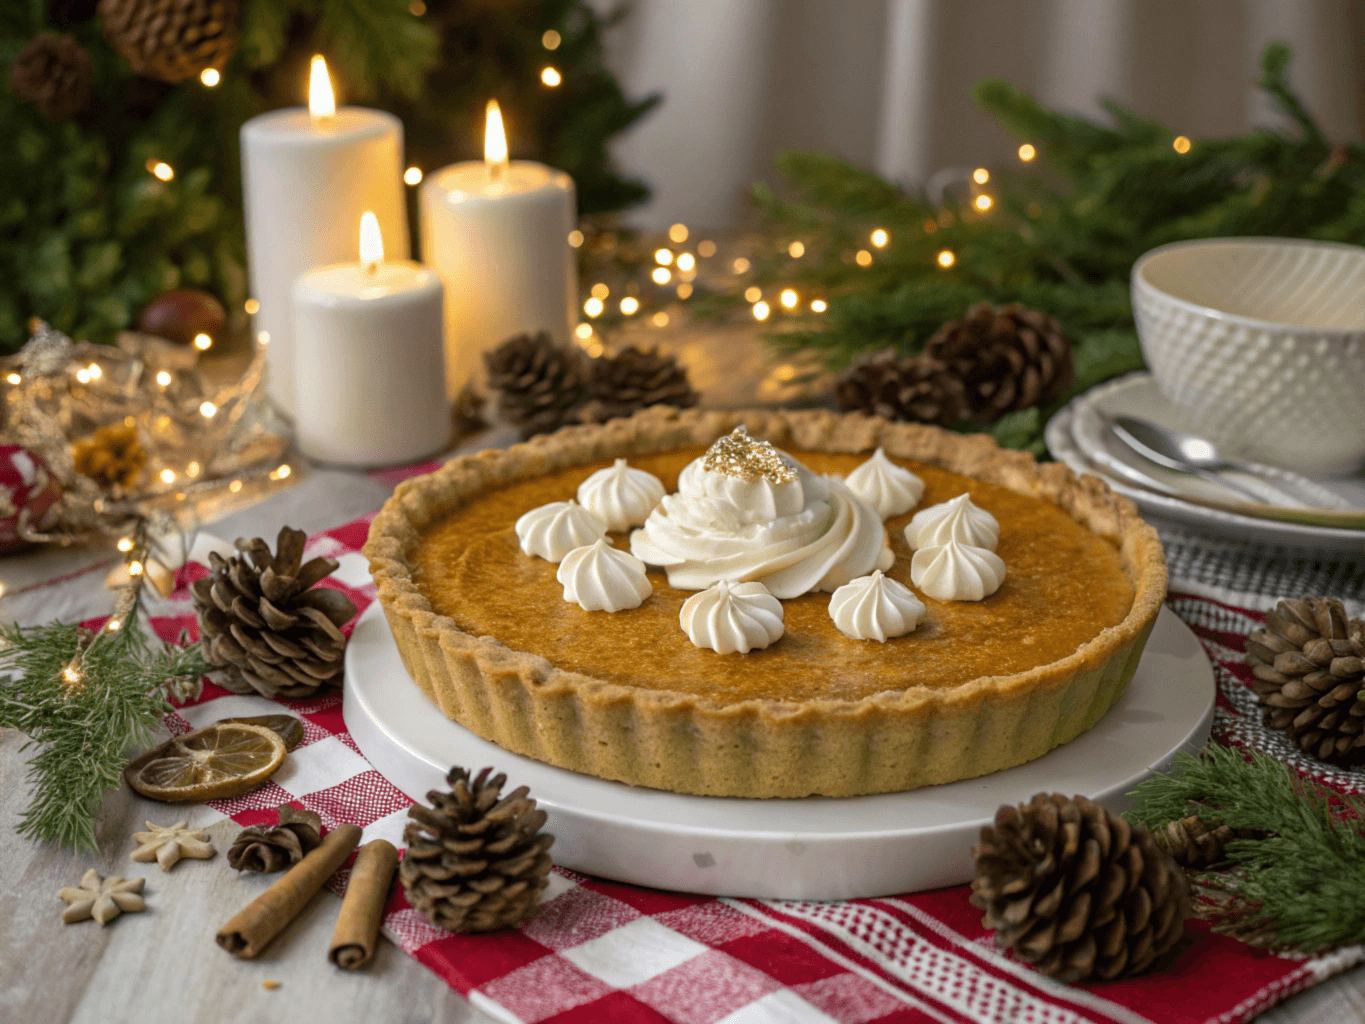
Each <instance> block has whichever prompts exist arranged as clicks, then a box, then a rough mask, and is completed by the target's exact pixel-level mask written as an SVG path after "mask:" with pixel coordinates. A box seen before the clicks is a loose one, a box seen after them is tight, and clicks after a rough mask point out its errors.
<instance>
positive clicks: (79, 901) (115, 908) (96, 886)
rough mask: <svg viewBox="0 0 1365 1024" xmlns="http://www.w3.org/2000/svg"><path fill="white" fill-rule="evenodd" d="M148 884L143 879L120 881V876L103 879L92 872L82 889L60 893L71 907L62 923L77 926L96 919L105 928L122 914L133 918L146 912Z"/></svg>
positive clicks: (82, 881)
mask: <svg viewBox="0 0 1365 1024" xmlns="http://www.w3.org/2000/svg"><path fill="white" fill-rule="evenodd" d="M145 882H146V879H143V878H120V877H119V876H118V875H110V876H109V877H108V878H100V876H99V872H98V871H96V870H95V869H94V868H91V869H90V870H89V871H87V872H86V873H85V877H84V878H82V879H81V884H80V885H79V886H73V887H69V888H66V889H63V890H62V891H61V892H59V893H57V895H58V896H59V897H61V898H62V899H64V900H65V901H66V902H67V903H69V904H70V906H68V907H67V908H66V909H65V910H64V911H62V920H63V921H65V922H66V923H67V924H75V923H76V922H77V921H84V920H86V919H87V918H91V917H93V918H94V919H95V920H96V921H98V922H99V923H100V924H101V925H102V926H103V925H106V924H108V923H109V922H110V921H112V920H113V919H114V918H116V917H118V916H119V914H120V913H121V912H122V911H125V910H126V911H128V912H129V913H130V914H131V913H135V912H136V911H139V910H146V909H147V904H145V903H143V902H142V897H141V896H140V895H139V894H140V893H141V892H142V886H143V884H144V883H145Z"/></svg>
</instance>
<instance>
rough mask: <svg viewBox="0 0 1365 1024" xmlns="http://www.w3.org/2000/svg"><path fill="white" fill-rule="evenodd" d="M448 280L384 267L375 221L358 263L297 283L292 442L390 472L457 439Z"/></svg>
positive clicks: (391, 263) (368, 218) (364, 229)
mask: <svg viewBox="0 0 1365 1024" xmlns="http://www.w3.org/2000/svg"><path fill="white" fill-rule="evenodd" d="M441 291H442V289H441V280H440V278H438V277H437V276H436V275H435V274H434V273H432V272H431V271H430V270H428V269H427V268H426V267H424V266H422V265H421V264H420V263H413V262H412V261H411V260H386V259H384V250H383V240H382V237H381V235H380V231H379V223H378V221H377V220H376V219H375V216H374V214H372V213H368V212H367V213H366V214H365V215H364V216H363V218H362V219H361V229H360V262H359V263H342V264H338V265H336V266H330V267H320V268H318V269H317V270H310V271H308V272H307V273H305V274H303V275H302V276H301V277H300V278H299V279H298V281H297V282H296V283H295V284H294V302H293V306H294V357H295V363H294V365H295V371H296V372H295V376H294V394H293V395H292V398H293V401H294V410H295V420H294V426H295V440H296V442H297V444H298V446H299V450H300V451H302V452H303V453H304V454H305V455H307V456H309V457H310V458H314V459H318V460H321V461H323V462H328V463H333V464H337V465H347V466H393V465H400V464H402V463H407V462H415V461H417V460H418V459H421V458H424V457H426V456H429V455H434V454H435V453H436V452H439V451H440V450H441V449H442V448H443V447H445V445H446V444H447V443H448V442H449V441H450V438H451V435H452V426H451V416H450V403H449V402H448V401H447V400H446V392H445V352H444V346H443V344H442V341H441V334H442V331H441V327H442V323H441Z"/></svg>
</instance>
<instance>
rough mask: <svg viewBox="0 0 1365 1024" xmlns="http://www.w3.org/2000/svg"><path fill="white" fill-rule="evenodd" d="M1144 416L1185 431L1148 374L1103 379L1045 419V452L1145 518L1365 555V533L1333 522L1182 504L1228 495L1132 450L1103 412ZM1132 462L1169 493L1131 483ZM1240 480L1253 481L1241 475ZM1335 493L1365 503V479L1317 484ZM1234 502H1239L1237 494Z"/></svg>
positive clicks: (1348, 502)
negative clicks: (1110, 437) (1108, 426)
mask: <svg viewBox="0 0 1365 1024" xmlns="http://www.w3.org/2000/svg"><path fill="white" fill-rule="evenodd" d="M1124 414H1128V415H1140V416H1142V417H1144V418H1146V419H1149V420H1152V421H1153V422H1155V423H1160V424H1162V425H1164V426H1168V427H1171V428H1172V429H1175V430H1188V429H1190V425H1189V424H1188V423H1187V422H1185V421H1184V420H1183V418H1182V417H1181V414H1180V412H1179V410H1177V409H1175V408H1174V407H1173V406H1172V405H1171V403H1170V401H1169V400H1168V399H1167V398H1166V397H1165V396H1164V395H1162V394H1161V392H1160V390H1159V389H1158V388H1157V386H1156V382H1155V381H1154V380H1153V379H1152V376H1151V374H1149V373H1146V372H1140V373H1133V374H1129V375H1128V376H1126V377H1120V378H1119V379H1117V380H1112V381H1109V382H1107V383H1105V384H1101V385H1100V386H1099V387H1096V388H1092V389H1091V390H1090V391H1087V392H1086V393H1085V394H1083V395H1080V396H1079V397H1077V398H1075V399H1073V400H1072V402H1071V403H1070V404H1069V405H1068V406H1067V407H1066V408H1064V409H1062V410H1061V411H1060V412H1058V413H1057V414H1056V415H1054V416H1053V417H1052V419H1051V420H1049V421H1048V425H1047V429H1046V431H1045V433H1044V439H1045V440H1046V442H1047V447H1048V451H1049V452H1051V453H1052V457H1053V458H1055V459H1057V460H1058V461H1059V462H1064V463H1065V464H1066V465H1068V466H1069V467H1070V468H1071V469H1073V470H1075V471H1076V472H1077V473H1092V474H1094V475H1096V476H1098V477H1100V478H1101V479H1103V480H1104V482H1105V483H1107V484H1108V485H1109V486H1110V487H1112V488H1113V489H1114V490H1115V491H1117V492H1118V493H1120V494H1122V495H1125V496H1126V497H1128V498H1131V499H1132V500H1133V501H1134V502H1135V503H1136V504H1137V506H1138V508H1139V509H1141V510H1142V513H1143V514H1144V515H1145V516H1148V517H1151V518H1155V519H1158V520H1167V521H1170V522H1174V523H1179V524H1181V525H1182V526H1187V527H1193V528H1194V529H1197V530H1200V531H1203V532H1205V533H1209V534H1213V535H1217V536H1223V537H1229V538H1233V539H1236V540H1239V541H1245V542H1251V543H1256V544H1265V545H1269V546H1273V547H1282V548H1292V549H1295V550H1299V551H1310V552H1314V553H1317V552H1342V553H1348V554H1354V555H1357V556H1359V555H1361V554H1362V553H1365V532H1362V531H1360V530H1344V529H1339V528H1335V527H1328V526H1310V525H1307V524H1302V523H1291V522H1283V521H1280V520H1274V519H1262V518H1259V517H1255V516H1243V515H1238V514H1237V513H1235V512H1225V511H1223V510H1221V509H1214V508H1207V507H1205V506H1202V505H1194V504H1191V503H1190V502H1187V501H1184V500H1183V499H1182V497H1181V495H1182V494H1188V495H1190V496H1194V497H1206V498H1214V499H1216V500H1228V498H1229V494H1228V493H1227V492H1224V491H1223V490H1222V489H1221V488H1218V487H1216V486H1214V485H1211V484H1208V483H1205V482H1204V481H1202V480H1200V479H1198V478H1196V477H1191V476H1188V475H1186V474H1183V473H1174V472H1171V471H1169V470H1164V469H1161V468H1160V467H1158V466H1153V465H1150V464H1148V463H1147V462H1145V460H1142V459H1141V458H1139V457H1138V456H1137V455H1135V454H1130V453H1128V452H1127V451H1126V450H1124V449H1123V448H1122V446H1121V445H1119V444H1118V442H1117V441H1115V442H1114V443H1113V444H1112V445H1111V444H1109V443H1108V441H1107V440H1106V439H1105V438H1106V436H1107V432H1106V431H1104V430H1102V429H1101V428H1102V426H1103V424H1104V422H1105V421H1106V420H1105V418H1106V417H1112V416H1117V415H1124ZM1125 466H1131V467H1132V468H1134V469H1138V470H1140V471H1141V472H1142V473H1144V474H1146V475H1147V476H1150V477H1152V478H1153V479H1155V480H1157V481H1159V482H1160V483H1161V484H1163V485H1165V486H1166V487H1167V488H1168V489H1169V490H1170V492H1171V493H1169V494H1158V493H1155V492H1153V491H1150V490H1146V489H1144V488H1142V487H1139V486H1134V485H1133V484H1132V483H1130V482H1128V481H1127V480H1126V479H1125V477H1124V475H1123V473H1124V467H1125ZM1238 479H1239V481H1241V482H1243V483H1254V482H1255V478H1254V477H1249V476H1245V475H1239V476H1238ZM1318 482H1319V483H1320V484H1322V485H1323V486H1324V487H1325V488H1326V489H1328V490H1329V491H1331V492H1332V493H1334V494H1335V495H1336V496H1337V497H1338V499H1339V500H1338V502H1337V505H1338V507H1356V508H1360V507H1365V478H1361V477H1353V478H1347V479H1341V480H1329V481H1318ZM1340 499H1344V500H1340ZM1233 500H1239V499H1236V498H1235V497H1234V499H1233Z"/></svg>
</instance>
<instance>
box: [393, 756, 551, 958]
mask: <svg viewBox="0 0 1365 1024" xmlns="http://www.w3.org/2000/svg"><path fill="white" fill-rule="evenodd" d="M492 771H493V769H492V768H485V769H483V771H481V772H479V774H478V776H477V777H476V778H474V779H473V781H471V780H470V776H469V772H468V771H467V770H466V769H464V768H461V767H459V766H458V765H457V766H456V767H454V768H452V769H450V774H449V775H447V776H446V782H448V783H449V784H450V787H451V792H449V793H441V792H438V791H436V790H432V791H431V792H430V793H428V794H427V799H428V800H430V801H431V804H432V806H431V807H423V806H422V805H421V804H414V805H413V806H412V807H410V808H408V816H409V817H411V818H412V819H413V821H412V822H410V823H409V824H408V826H407V828H406V829H404V831H403V841H404V842H405V843H407V844H408V851H407V853H406V855H404V857H403V860H402V863H400V864H399V866H398V877H399V878H400V879H401V881H402V883H403V890H404V892H406V893H407V897H408V902H409V903H411V904H412V905H413V906H414V907H416V908H417V909H418V910H419V911H421V912H422V914H423V915H424V916H425V917H426V918H427V920H429V921H430V922H431V923H432V924H434V925H436V926H437V927H438V928H446V929H448V930H450V931H452V932H491V931H496V930H497V929H499V928H508V927H511V926H512V925H514V924H516V923H517V922H518V921H520V920H521V919H522V918H524V917H526V916H528V915H529V914H530V913H531V911H533V910H534V909H535V907H536V904H537V902H538V901H539V899H540V894H541V892H542V891H543V890H544V889H545V885H546V882H547V881H548V875H549V873H550V867H551V861H550V855H549V853H548V852H547V851H548V850H549V849H550V847H551V846H552V845H553V844H554V841H555V839H554V836H552V835H546V834H544V833H541V831H540V830H541V828H543V827H544V825H545V812H544V811H541V810H537V809H536V802H535V801H534V800H532V799H530V798H529V797H528V796H527V795H526V794H527V788H526V787H525V786H519V787H518V788H517V789H514V790H513V791H512V792H510V793H508V794H507V795H506V796H502V795H501V794H502V786H503V783H505V782H506V781H507V776H506V775H503V774H498V775H495V776H494V777H493V778H491V779H490V778H489V777H488V776H489V774H490V773H491V772H492Z"/></svg>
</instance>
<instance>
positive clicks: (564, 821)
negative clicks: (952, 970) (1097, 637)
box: [343, 602, 1215, 899]
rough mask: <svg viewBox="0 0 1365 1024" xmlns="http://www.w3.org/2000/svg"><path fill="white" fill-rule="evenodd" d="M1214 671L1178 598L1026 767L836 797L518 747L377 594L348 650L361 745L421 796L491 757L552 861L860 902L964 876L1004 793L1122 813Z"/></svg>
mask: <svg viewBox="0 0 1365 1024" xmlns="http://www.w3.org/2000/svg"><path fill="white" fill-rule="evenodd" d="M1214 691H1215V687H1214V679H1213V671H1212V669H1211V667H1210V665H1209V661H1208V658H1207V657H1206V656H1205V654H1204V652H1203V649H1202V648H1201V647H1200V646H1199V642H1198V640H1196V639H1195V637H1194V634H1193V633H1191V632H1190V631H1189V629H1188V628H1187V627H1186V626H1185V625H1184V624H1183V623H1182V622H1181V621H1180V620H1179V619H1178V618H1176V616H1175V615H1174V614H1173V613H1172V612H1171V611H1170V610H1169V609H1167V608H1163V609H1162V610H1161V615H1160V617H1159V618H1158V620H1157V623H1156V627H1155V628H1154V630H1153V632H1152V636H1151V639H1150V640H1149V641H1148V644H1147V648H1146V650H1145V651H1144V653H1143V656H1142V661H1141V663H1140V664H1139V665H1138V669H1137V673H1136V674H1135V675H1134V677H1133V681H1132V683H1131V684H1130V685H1129V687H1128V690H1127V692H1126V693H1125V694H1124V695H1123V696H1122V697H1120V698H1119V700H1118V701H1117V702H1116V703H1115V705H1114V706H1113V708H1111V709H1110V711H1109V713H1108V714H1107V715H1105V717H1104V718H1103V719H1101V720H1100V722H1099V723H1098V724H1097V725H1096V726H1095V727H1094V728H1093V729H1091V730H1090V731H1088V732H1086V733H1084V734H1083V735H1081V736H1079V737H1077V738H1076V739H1074V740H1072V741H1071V742H1070V743H1068V744H1065V745H1064V746H1061V747H1058V748H1057V749H1055V750H1053V751H1051V752H1050V753H1048V754H1046V755H1045V756H1043V757H1041V758H1039V759H1038V760H1036V761H1031V762H1030V763H1028V764H1025V765H1020V766H1019V767H1017V768H1011V769H1009V770H1008V771H1003V772H996V773H995V774H994V775H987V776H985V777H983V778H979V779H968V780H965V781H963V782H954V783H951V784H949V785H945V786H929V787H926V788H924V789H917V790H911V791H910V792H908V793H887V794H882V795H878V796H864V797H852V798H846V799H834V798H830V797H812V798H808V799H804V800H745V799H730V798H720V797H704V796H685V795H681V794H677V793H665V792H661V791H658V790H651V789H641V788H638V787H634V786H628V785H626V784H624V783H619V782H608V781H606V780H604V779H597V778H593V777H591V776H588V775H580V774H578V773H577V772H571V771H566V770H564V769H562V768H555V767H552V766H550V765H547V764H542V763H541V762H539V761H534V760H532V759H530V758H527V757H521V756H518V755H516V754H511V753H508V752H507V751H505V750H503V749H502V748H501V747H498V746H495V745H494V744H492V743H489V742H487V741H486V740H483V739H480V738H479V737H477V736H475V735H474V734H473V733H471V732H469V731H468V730H467V729H465V728H463V727H462V726H459V725H457V724H455V723H454V722H452V721H450V720H448V719H447V718H445V717H444V716H443V715H442V714H441V712H440V711H439V710H438V709H437V708H436V706H435V705H434V704H432V703H431V702H430V701H429V700H427V698H426V696H425V695H424V694H423V693H422V691H421V690H419V689H418V688H417V686H416V684H415V683H413V682H412V680H411V679H410V678H409V677H408V674H407V671H406V670H405V669H404V668H403V663H402V661H401V660H399V656H398V649H397V648H396V647H395V646H394V642H393V637H392V635H391V634H390V632H389V627H388V623H387V622H386V621H385V619H384V616H383V613H382V610H381V608H380V606H379V604H378V602H376V603H374V604H372V605H371V606H370V607H369V608H368V609H367V610H366V612H365V614H364V615H362V616H361V617H360V621H359V622H358V623H357V624H356V628H355V632H354V633H353V634H352V636H351V641H350V644H349V645H348V646H347V649H346V679H345V689H344V693H345V700H344V705H343V713H344V716H345V719H346V726H347V728H348V729H349V730H350V731H351V735H352V736H353V737H354V738H355V741H356V744H357V745H358V746H359V748H360V751H361V753H362V754H364V755H365V757H367V758H368V759H369V760H370V763H371V764H373V765H374V767H375V768H376V769H378V771H379V772H380V773H381V774H382V775H383V776H384V777H385V778H387V779H388V780H389V781H390V782H392V783H393V784H394V785H395V786H397V787H398V788H399V789H400V790H402V791H403V792H404V793H406V794H408V795H409V796H410V797H412V798H413V799H415V800H422V799H424V798H425V795H426V793H427V791H428V790H431V789H435V788H441V787H444V785H445V774H446V772H447V770H448V769H449V768H450V766H451V765H453V764H459V765H463V766H465V767H467V768H470V769H475V770H477V769H479V768H481V767H483V766H485V765H493V766H495V767H496V769H497V770H499V771H503V772H506V773H507V778H508V787H509V788H510V787H512V786H519V785H527V786H529V787H530V788H531V795H532V796H533V797H535V799H536V800H537V801H538V802H539V805H540V806H541V807H543V808H544V809H545V810H546V811H547V812H548V814H549V822H548V824H547V825H546V828H547V829H548V830H549V831H550V832H553V833H554V835H555V845H554V849H553V850H552V853H553V856H554V859H555V862H556V863H558V864H560V865H563V866H564V867H566V868H571V869H572V870H575V871H581V872H584V873H585V874H590V875H598V876H601V877H605V878H613V879H617V880H619V881H623V882H632V883H635V884H638V885H648V886H653V887H655V888H659V889H673V890H677V891H682V892H696V893H710V894H716V895H729V896H749V897H757V898H772V899H852V898H856V897H869V896H883V895H887V894H891V893H901V892H911V891H915V890H920V889H933V888H938V887H940V886H946V885H956V884H959V883H962V882H965V881H967V880H968V879H970V877H971V875H972V858H971V848H972V845H973V844H974V843H975V842H976V841H977V840H978V838H979V834H980V829H981V826H982V825H985V824H987V823H989V822H990V821H991V820H992V818H993V817H994V815H995V811H996V808H997V807H999V806H1000V805H1001V804H1003V803H1017V802H1019V801H1024V800H1028V799H1029V798H1030V797H1031V796H1033V794H1035V793H1038V792H1043V791H1047V792H1060V793H1064V794H1066V795H1068V796H1071V795H1074V794H1084V795H1085V796H1088V797H1090V798H1091V799H1094V800H1099V801H1101V802H1103V803H1104V804H1105V805H1107V806H1109V807H1111V808H1114V809H1116V810H1121V809H1122V808H1123V807H1124V806H1125V805H1126V804H1125V798H1124V794H1125V793H1127V792H1128V791H1129V790H1131V789H1132V788H1133V787H1134V786H1135V785H1136V784H1137V783H1139V782H1141V781H1142V780H1143V779H1144V778H1146V777H1147V775H1148V773H1149V772H1150V771H1153V770H1160V769H1162V768H1163V767H1165V766H1166V765H1167V764H1169V763H1170V761H1171V759H1172V758H1173V757H1174V756H1175V754H1176V752H1177V751H1179V750H1191V751H1193V750H1197V749H1198V748H1199V747H1201V746H1202V745H1203V744H1204V741H1205V740H1206V739H1207V737H1208V734H1209V727H1210V724H1211V723H1212V721H1213V705H1214Z"/></svg>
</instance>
